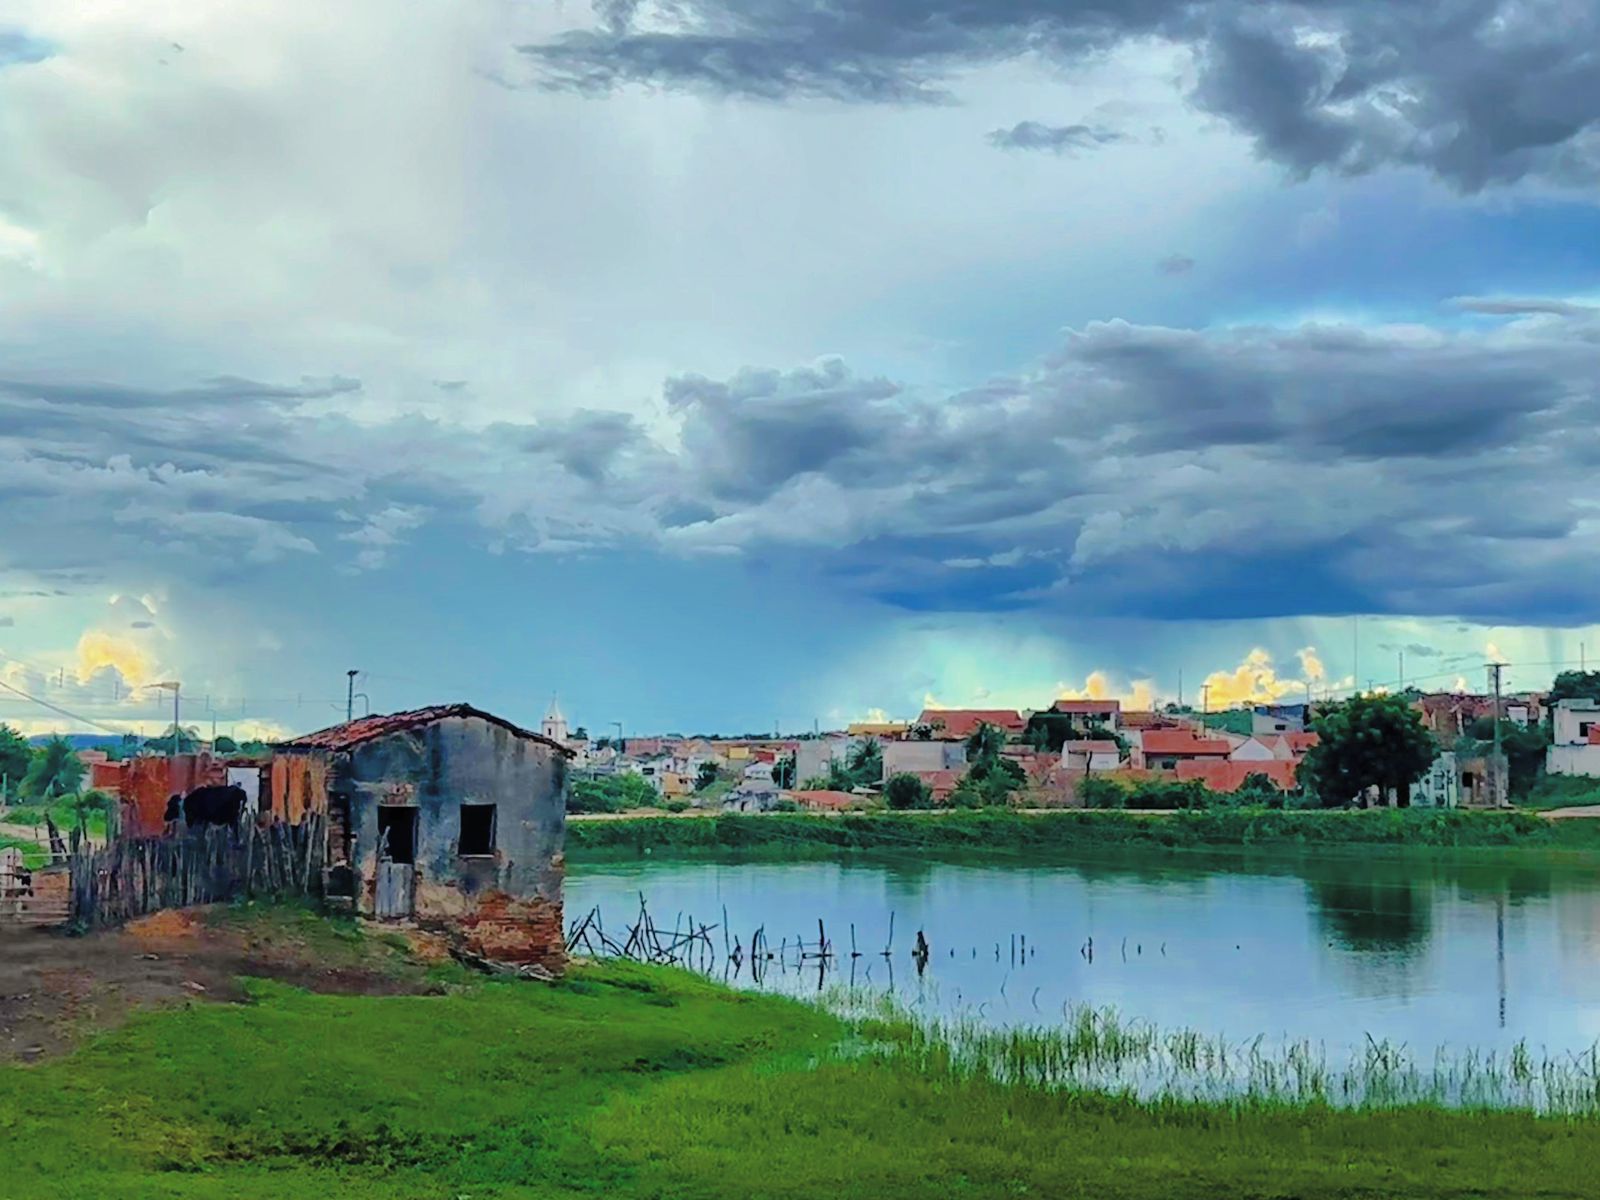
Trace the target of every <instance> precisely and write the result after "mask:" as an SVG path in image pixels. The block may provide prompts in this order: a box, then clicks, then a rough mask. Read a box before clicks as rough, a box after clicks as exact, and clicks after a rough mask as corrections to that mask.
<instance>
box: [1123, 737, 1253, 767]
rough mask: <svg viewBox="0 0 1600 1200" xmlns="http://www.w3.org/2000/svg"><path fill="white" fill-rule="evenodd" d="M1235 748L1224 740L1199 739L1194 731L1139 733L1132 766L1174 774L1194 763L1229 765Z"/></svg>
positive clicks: (1214, 738)
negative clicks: (1222, 762) (1186, 764)
mask: <svg viewBox="0 0 1600 1200" xmlns="http://www.w3.org/2000/svg"><path fill="white" fill-rule="evenodd" d="M1232 751H1233V746H1232V744H1231V743H1230V742H1228V741H1227V739H1225V738H1220V737H1210V738H1204V737H1201V736H1199V735H1198V734H1196V733H1195V732H1194V730H1192V729H1145V730H1142V731H1140V733H1139V738H1138V744H1137V746H1136V747H1135V749H1134V752H1133V755H1132V765H1133V766H1135V767H1141V768H1144V769H1146V770H1151V771H1171V770H1174V769H1175V768H1176V767H1177V765H1178V764H1179V763H1180V762H1187V761H1190V760H1192V759H1207V760H1217V761H1226V760H1227V758H1228V755H1229V754H1231V753H1232Z"/></svg>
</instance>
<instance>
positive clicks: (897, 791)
mask: <svg viewBox="0 0 1600 1200" xmlns="http://www.w3.org/2000/svg"><path fill="white" fill-rule="evenodd" d="M883 798H884V800H885V801H887V802H888V805H889V807H890V808H899V809H906V808H932V807H933V793H932V792H930V791H929V790H928V785H927V784H925V783H923V782H922V780H921V779H919V778H917V777H916V776H915V775H912V774H911V773H910V772H906V771H902V772H901V773H900V774H898V775H895V776H892V777H891V778H890V779H889V782H888V783H886V784H884V785H883Z"/></svg>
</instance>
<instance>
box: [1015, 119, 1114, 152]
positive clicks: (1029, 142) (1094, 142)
mask: <svg viewBox="0 0 1600 1200" xmlns="http://www.w3.org/2000/svg"><path fill="white" fill-rule="evenodd" d="M1132 140H1133V139H1132V138H1131V137H1129V136H1128V135H1127V134H1125V133H1123V132H1121V131H1120V130H1116V129H1109V128H1107V127H1105V126H1103V125H1042V124H1040V123H1039V122H1038V121H1018V122H1017V123H1016V124H1015V125H1013V126H1012V127H1011V128H1010V129H996V130H995V131H994V132H993V133H991V134H989V144H990V145H991V146H994V147H996V148H998V149H1000V150H1048V151H1050V152H1051V153H1053V154H1070V153H1071V152H1072V151H1074V150H1094V149H1098V148H1099V147H1101V146H1109V145H1113V144H1115V143H1117V142H1127V141H1132Z"/></svg>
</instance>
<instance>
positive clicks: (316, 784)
mask: <svg viewBox="0 0 1600 1200" xmlns="http://www.w3.org/2000/svg"><path fill="white" fill-rule="evenodd" d="M327 811H328V760H327V758H326V757H325V756H324V755H321V754H275V755H273V758H272V819H273V820H274V821H287V822H289V824H291V825H297V824H299V823H300V821H301V819H302V818H304V817H305V815H306V814H307V813H308V812H314V813H326V812H327Z"/></svg>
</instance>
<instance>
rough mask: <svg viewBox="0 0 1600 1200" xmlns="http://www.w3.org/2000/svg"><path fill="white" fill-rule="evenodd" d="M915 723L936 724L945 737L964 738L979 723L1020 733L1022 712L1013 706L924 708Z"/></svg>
mask: <svg viewBox="0 0 1600 1200" xmlns="http://www.w3.org/2000/svg"><path fill="white" fill-rule="evenodd" d="M917 724H919V725H934V726H938V727H940V728H942V729H943V730H944V733H945V735H946V737H947V738H964V737H968V736H970V735H971V734H972V733H973V731H974V730H976V729H977V728H978V726H980V725H993V726H994V727H995V728H996V729H1001V730H1004V731H1005V732H1007V733H1021V732H1022V728H1023V724H1024V722H1023V720H1022V714H1021V713H1019V712H1018V711H1017V710H1016V709H1014V708H925V709H923V710H922V715H921V716H920V717H918V718H917Z"/></svg>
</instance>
